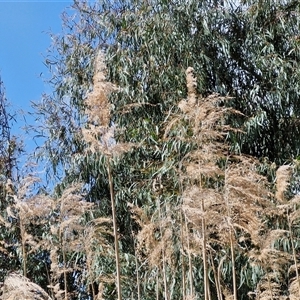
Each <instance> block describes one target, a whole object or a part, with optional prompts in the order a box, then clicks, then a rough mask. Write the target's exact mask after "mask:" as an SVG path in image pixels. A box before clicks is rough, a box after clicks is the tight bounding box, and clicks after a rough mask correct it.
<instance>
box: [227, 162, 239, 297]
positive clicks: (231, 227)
mask: <svg viewBox="0 0 300 300" xmlns="http://www.w3.org/2000/svg"><path fill="white" fill-rule="evenodd" d="M226 164H227V162H226ZM224 197H225V202H226V208H227V223H228V227H229V242H230V251H231V265H232V268H231V270H232V286H233V299H234V300H237V286H236V275H235V255H234V243H233V226H232V224H231V209H230V205H229V188H228V186H227V170H225V194H224Z"/></svg>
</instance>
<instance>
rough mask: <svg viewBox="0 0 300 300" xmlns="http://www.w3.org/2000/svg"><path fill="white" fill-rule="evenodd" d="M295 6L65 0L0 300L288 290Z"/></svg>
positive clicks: (280, 1) (6, 221)
mask: <svg viewBox="0 0 300 300" xmlns="http://www.w3.org/2000/svg"><path fill="white" fill-rule="evenodd" d="M298 2H299V1H295V0H293V1H291V0H290V1H288V0H285V1H284V0H276V1H253V0H251V1H250V0H249V1H195V0H191V1H181V0H178V1H164V0H148V1H135V0H128V1H113V2H112V1H108V0H103V1H95V2H93V3H90V2H89V1H74V4H73V8H74V15H73V16H70V15H67V14H65V15H64V16H63V25H64V32H63V33H62V34H61V35H60V36H56V37H53V40H54V44H53V45H52V48H51V49H50V52H49V55H48V56H47V58H46V61H45V63H46V65H48V67H49V70H50V71H51V74H52V77H51V78H50V79H49V84H50V85H51V86H52V87H53V94H51V95H43V97H42V99H41V101H40V102H38V103H36V104H35V105H34V107H35V110H36V115H37V117H38V118H39V119H40V121H41V125H40V126H39V127H37V128H35V130H36V132H37V134H39V135H42V136H43V137H44V138H45V143H44V144H43V145H41V146H40V147H39V148H37V150H36V153H35V157H36V160H37V162H38V163H40V164H43V163H46V164H47V170H48V178H49V179H50V180H51V181H52V183H53V182H54V183H55V188H54V190H53V191H52V192H51V193H49V192H48V193H46V192H43V193H41V192H39V193H36V192H34V190H32V189H30V186H32V185H34V184H35V183H36V182H37V180H38V179H36V178H35V177H33V176H29V178H24V180H23V181H22V182H19V183H18V184H15V188H14V189H12V190H8V189H7V187H6V192H5V193H6V195H5V197H6V199H9V201H10V202H8V205H7V207H2V215H3V222H2V219H1V222H2V223H3V226H2V228H3V230H2V231H4V230H6V231H8V232H11V237H10V238H9V241H10V242H9V245H8V241H6V242H5V243H6V244H5V243H4V242H3V244H0V246H1V245H2V246H3V249H2V250H1V251H2V252H3V253H6V252H5V251H7V249H12V250H10V251H12V252H13V253H14V255H13V259H12V261H13V262H14V266H13V267H11V271H17V270H18V269H20V270H21V271H22V276H21V275H16V274H14V275H13V277H9V276H8V277H7V278H6V281H5V282H4V285H3V288H2V296H1V297H2V299H17V298H9V297H20V295H21V294H20V293H21V292H20V291H18V293H19V292H20V293H19V294H18V295H17V296H12V295H15V294H17V292H16V293H15V294H12V289H11V282H12V280H16V281H19V282H20V286H21V287H24V286H26V284H27V286H30V287H32V285H31V284H38V285H39V288H38V289H37V290H38V291H39V293H40V297H42V295H43V297H48V296H47V294H46V292H47V293H48V294H49V298H52V299H94V300H95V299H116V298H117V299H118V300H121V299H122V298H123V299H139V300H140V299H144V300H147V299H149V300H150V299H167V300H172V299H205V300H208V299H209V300H213V299H218V300H221V299H234V300H237V299H288V298H290V299H297V298H299V297H300V284H299V282H300V279H299V274H298V271H299V266H298V265H299V258H298V256H297V251H298V250H299V249H298V248H299V237H300V236H299V230H298V225H297V224H298V222H299V211H298V208H299V196H298V190H299V188H297V183H298V178H299V175H298V169H299V166H298V155H299V153H298V149H299V146H300V145H299V144H300V132H299V130H298V121H299V114H300V106H299V103H298V102H299V101H298V100H299V92H300V86H299V82H300V80H299V79H300V78H299V77H300V73H299V59H300V51H299V50H300V43H299V41H300V32H299V31H300V26H299V20H300V16H299V12H300V6H299V3H298ZM1 125H2V124H1ZM2 128H3V130H4V129H5V127H3V126H2ZM0 155H1V157H5V155H4V154H2V153H1V154H0ZM1 197H4V196H3V195H2V196H1ZM3 241H4V238H3ZM9 247H10V248H9ZM2 252H1V253H2ZM4 269H5V272H8V271H9V270H8V269H9V267H8V266H6V267H5V266H4V267H3V270H4ZM26 277H27V278H29V279H30V280H31V281H32V282H31V283H28V279H26ZM45 291H46V292H45ZM22 293H23V294H22V295H23V296H22V297H25V296H24V295H25V294H24V291H22Z"/></svg>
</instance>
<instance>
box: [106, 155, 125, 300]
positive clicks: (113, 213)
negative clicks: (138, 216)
mask: <svg viewBox="0 0 300 300" xmlns="http://www.w3.org/2000/svg"><path fill="white" fill-rule="evenodd" d="M107 173H108V182H109V193H110V201H111V210H112V217H113V227H114V238H115V257H116V270H117V278H116V285H117V291H118V300H122V294H121V271H120V254H119V239H118V230H117V216H116V205H115V194H114V187H113V178H112V173H111V167H110V159H109V158H108V157H107Z"/></svg>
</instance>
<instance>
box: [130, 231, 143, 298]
mask: <svg viewBox="0 0 300 300" xmlns="http://www.w3.org/2000/svg"><path fill="white" fill-rule="evenodd" d="M132 236H133V234H132ZM133 246H134V256H135V269H136V284H137V294H138V298H137V300H140V299H141V289H140V274H139V265H138V259H137V254H136V246H135V238H134V237H133Z"/></svg>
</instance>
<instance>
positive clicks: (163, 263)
mask: <svg viewBox="0 0 300 300" xmlns="http://www.w3.org/2000/svg"><path fill="white" fill-rule="evenodd" d="M157 202H158V213H159V231H160V236H161V239H162V240H163V233H162V228H161V222H162V218H161V209H160V201H159V199H158V201H157ZM162 268H163V279H164V292H165V300H168V299H169V295H168V288H167V275H166V263H165V250H164V249H163V250H162Z"/></svg>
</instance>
